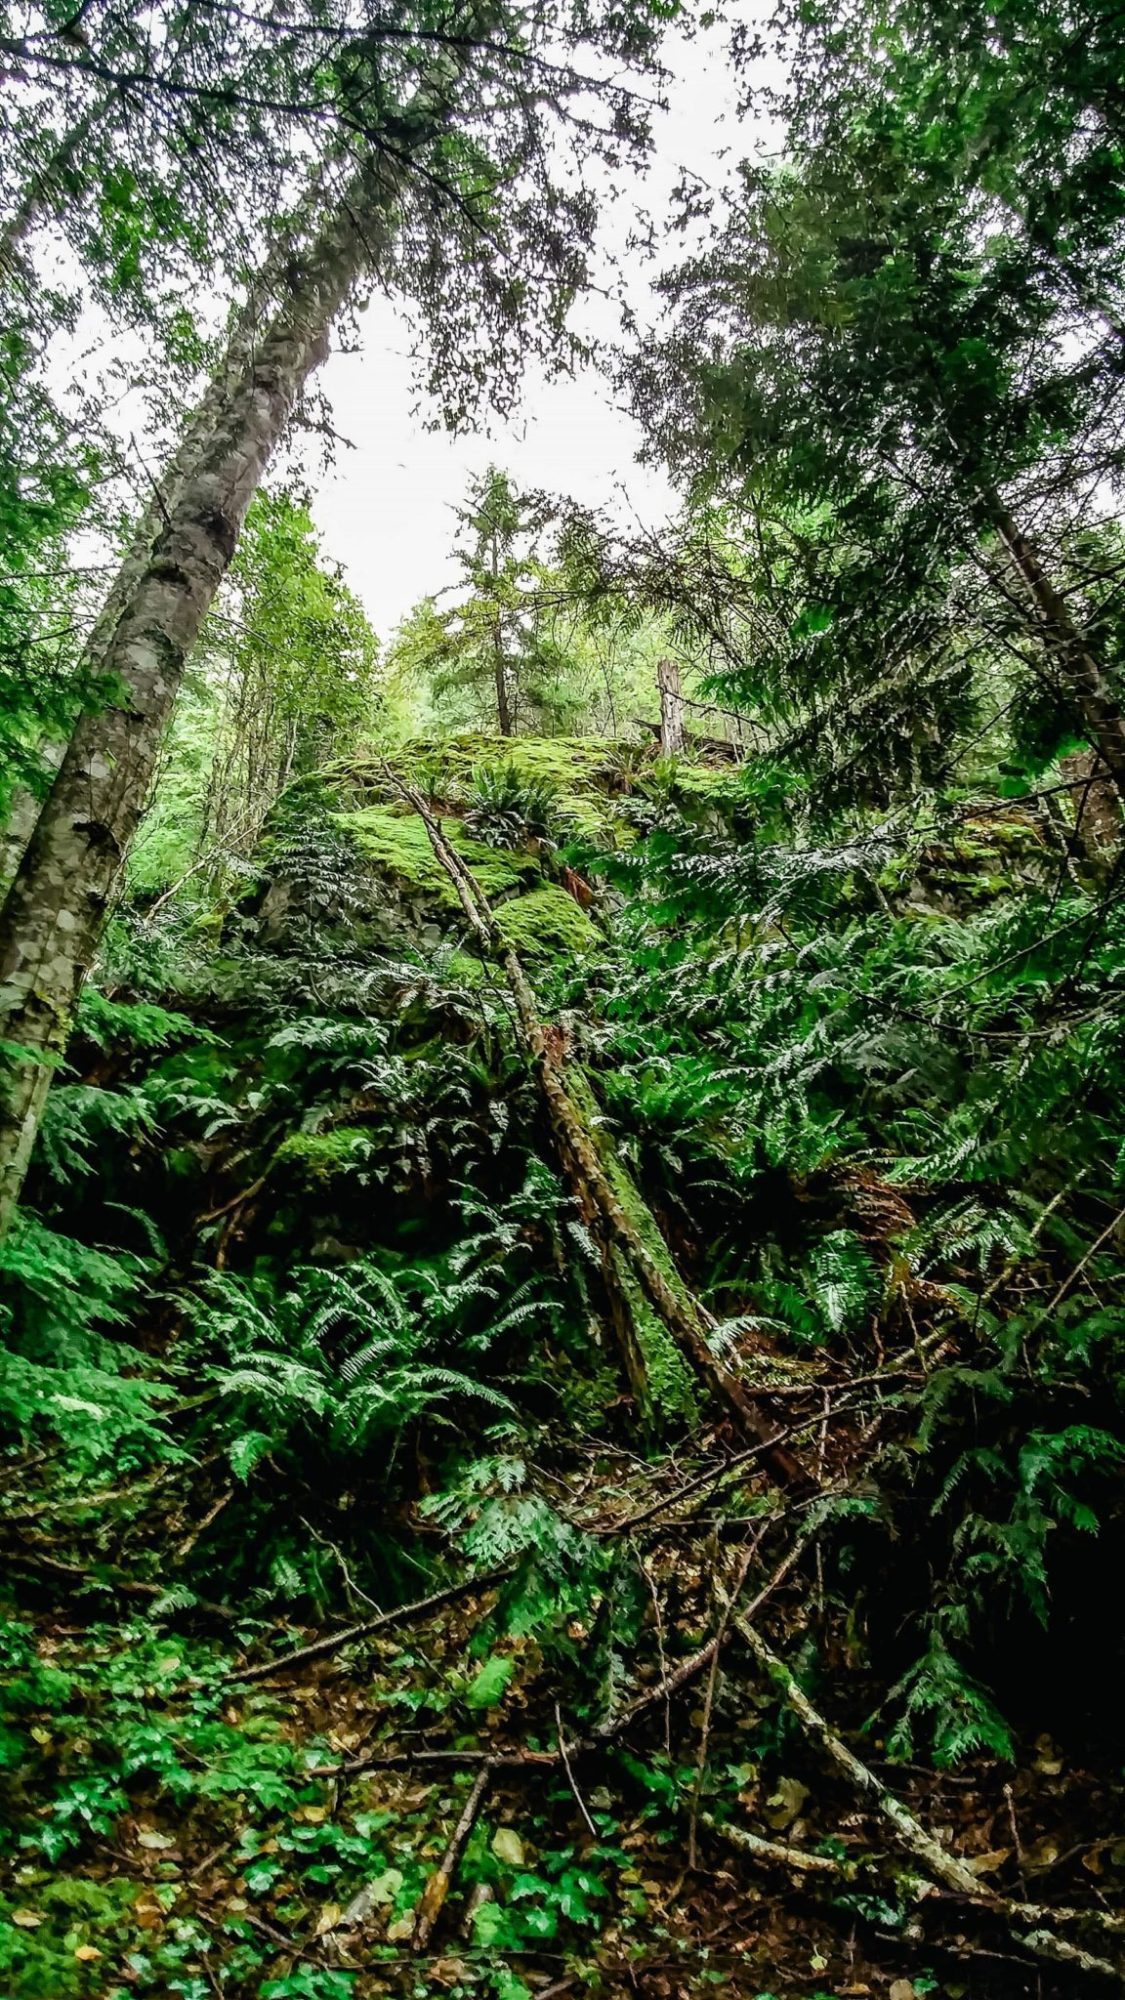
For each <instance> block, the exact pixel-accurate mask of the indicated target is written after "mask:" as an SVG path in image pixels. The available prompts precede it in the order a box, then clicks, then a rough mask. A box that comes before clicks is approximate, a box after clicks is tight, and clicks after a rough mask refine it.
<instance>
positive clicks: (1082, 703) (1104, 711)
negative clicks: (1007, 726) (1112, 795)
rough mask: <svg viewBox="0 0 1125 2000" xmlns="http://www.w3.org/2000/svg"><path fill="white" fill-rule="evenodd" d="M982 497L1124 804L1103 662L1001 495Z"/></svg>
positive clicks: (1123, 772) (1123, 760)
mask: <svg viewBox="0 0 1125 2000" xmlns="http://www.w3.org/2000/svg"><path fill="white" fill-rule="evenodd" d="M983 498H984V506H985V510H986V512H987V515H988V519H989V521H990V523H991V525H992V527H993V528H994V529H995V530H996V533H997V535H998V536H999V537H1000V541H1001V543H1002V544H1003V546H1004V549H1005V551H1006V552H1007V555H1008V559H1009V561H1010V562H1011V564H1012V567H1013V569H1014V570H1015V572H1016V575H1017V576H1018V577H1019V579H1020V582H1021V583H1022V585H1023V587H1024V590H1025V592H1026V593H1027V596H1028V597H1029V599H1030V600H1031V605H1032V609H1033V612H1034V615H1035V625H1036V629H1037V630H1038V631H1039V633H1040V635H1041V636H1042V637H1043V638H1044V639H1046V641H1047V644H1048V645H1049V647H1050V648H1051V651H1052V653H1053V655H1054V657H1055V659H1056V660H1057V662H1058V665H1059V668H1060V671H1061V673H1062V675H1063V678H1064V679H1065V681H1066V683H1067V686H1068V687H1069V689H1070V691H1071V693H1072V695H1073V697H1074V700H1075V703H1076V705H1077V708H1078V711H1079V714H1080V715H1081V718H1082V723H1083V726H1084V728H1085V730H1086V733H1087V735H1088V736H1089V739H1090V742H1091V744H1092V745H1093V747H1094V749H1095V750H1096V751H1097V752H1098V755H1099V757H1100V758H1101V760H1102V763H1103V764H1104V766H1105V769H1106V773H1107V775H1108V777H1109V780H1110V782H1111V783H1112V785H1113V788H1114V790H1115V792H1116V793H1117V797H1118V799H1119V800H1120V801H1121V802H1122V803H1123V804H1125V716H1123V715H1122V712H1121V707H1120V704H1119V703H1118V701H1117V700H1116V698H1115V696H1114V694H1113V690H1112V688H1111V687H1110V685H1109V683H1108V681H1107V679H1106V676H1105V672H1104V669H1103V667H1102V665H1101V662H1100V660H1099V659H1098V657H1097V655H1096V653H1095V652H1094V650H1093V648H1092V647H1091V645H1090V643H1089V640H1088V639H1087V638H1086V637H1085V636H1084V634H1083V633H1082V632H1081V631H1080V630H1079V628H1078V627H1077V625H1076V624H1075V623H1074V620H1073V618H1072V617H1071V615H1070V611H1069V608H1068V606H1067V603H1066V599H1065V598H1064V597H1063V596H1062V595H1061V593H1060V592H1059V591H1057V590H1056V589H1055V586H1054V584H1053V583H1052V582H1051V579H1050V577H1049V576H1048V575H1047V573H1046V570H1045V569H1044V568H1043V565H1042V563H1041V562H1040V560H1039V556H1038V553H1037V551H1036V548H1035V545H1034V543H1033V542H1031V541H1029V539H1028V537H1027V536H1026V535H1025V534H1023V533H1022V532H1021V530H1020V529H1019V528H1018V527H1017V526H1016V523H1015V522H1014V521H1013V519H1012V516H1011V515H1010V513H1009V512H1008V510H1007V508H1006V507H1005V506H1004V503H1003V501H1002V500H1001V499H1000V496H999V494H998V493H995V492H992V491H989V492H987V493H985V495H984V496H983Z"/></svg>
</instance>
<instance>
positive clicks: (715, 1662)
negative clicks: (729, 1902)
mask: <svg viewBox="0 0 1125 2000" xmlns="http://www.w3.org/2000/svg"><path fill="white" fill-rule="evenodd" d="M765 1532H766V1530H765V1528H764V1527H762V1528H759V1530H758V1533H757V1534H756V1535H755V1537H754V1540H753V1541H752V1542H751V1544H750V1547H749V1548H748V1549H747V1551H746V1553H745V1555H744V1556H743V1558H742V1564H741V1567H740V1569H739V1572H738V1575H737V1577H736V1578H735V1583H734V1588H733V1590H732V1591H731V1594H730V1598H729V1601H728V1602H727V1604H726V1605H725V1607H724V1610H723V1615H722V1617H721V1619H720V1620H719V1629H718V1631H717V1632H716V1634H715V1650H714V1652H713V1653H712V1655H711V1671H710V1673H709V1674H708V1676H707V1692H706V1694H705V1695H704V1697H703V1722H702V1726H701V1728H700V1731H699V1757H698V1760H697V1763H696V1771H695V1783H694V1785H693V1786H692V1792H691V1813H690V1817H689V1819H688V1867H689V1868H693V1869H694V1867H695V1866H696V1827H697V1824H698V1820H699V1806H700V1801H701V1800H702V1797H703V1781H704V1779H705V1777H706V1775H707V1745H708V1743H709V1742H710V1739H711V1710H712V1708H713V1707H714V1704H715V1687H716V1685H717V1682H718V1678H719V1653H720V1651H721V1650H722V1644H723V1640H724V1639H725V1638H726V1636H727V1630H728V1628H729V1626H730V1621H731V1613H732V1611H733V1610H734V1607H735V1605H736V1604H737V1602H738V1600H739V1598H740V1597H741V1595H742V1591H743V1587H744V1585H745V1583H746V1578H747V1576H748V1575H749V1573H750V1565H751V1563H752V1562H753V1560H754V1557H755V1555H756V1554H757V1552H758V1548H759V1545H760V1543H761V1540H762V1536H763V1535H764V1534H765Z"/></svg>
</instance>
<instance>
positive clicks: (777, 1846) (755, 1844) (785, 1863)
mask: <svg viewBox="0 0 1125 2000" xmlns="http://www.w3.org/2000/svg"><path fill="white" fill-rule="evenodd" d="M699 1824H700V1825H701V1826H705V1827H706V1828H707V1831H708V1833H717V1834H718V1835H719V1837H720V1839H722V1840H729V1841H730V1843H731V1845H732V1846H733V1847H741V1848H742V1849H744V1851H745V1852H746V1853H747V1854H752V1855H753V1856H754V1859H755V1861H768V1862H775V1863H776V1864H777V1865H778V1866H779V1867H781V1868H793V1869H795V1870H796V1872H797V1873H798V1874H799V1875H840V1874H842V1873H843V1870H842V1868H841V1866H840V1863H839V1862H838V1861H834V1860H833V1859H832V1858H831V1856H830V1855H827V1854H807V1853H806V1852H805V1850H804V1848H801V1847H785V1846H783V1845H782V1843H781V1841H779V1840H763V1839H762V1836H761V1835H760V1834H758V1833H751V1831H750V1829H749V1827H747V1826H728V1825H720V1823H719V1821H718V1820H717V1819H716V1818H715V1816H714V1814H713V1813H700V1814H699Z"/></svg>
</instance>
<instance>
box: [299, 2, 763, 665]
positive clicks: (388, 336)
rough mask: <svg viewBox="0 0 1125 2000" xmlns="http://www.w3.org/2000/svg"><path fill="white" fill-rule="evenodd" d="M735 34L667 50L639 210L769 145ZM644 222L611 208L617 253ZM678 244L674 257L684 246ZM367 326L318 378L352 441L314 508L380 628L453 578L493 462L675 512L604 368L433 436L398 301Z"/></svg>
mask: <svg viewBox="0 0 1125 2000" xmlns="http://www.w3.org/2000/svg"><path fill="white" fill-rule="evenodd" d="M724 40H725V37H720V35H719V34H718V33H716V35H715V36H714V37H712V38H710V39H706V38H701V39H700V40H699V41H697V42H695V43H693V44H685V43H683V42H675V43H672V44H671V45H670V46H669V48H668V50H667V52H666V61H667V63H668V66H669V67H670V68H672V69H674V71H675V74H676V81H675V84H674V86H673V87H672V90H671V92H670V104H669V109H668V111H667V112H666V113H662V114H658V116H657V119H656V125H655V138H656V148H655V155H654V158H653V161H652V165H651V167H650V170H649V172H648V174H647V176H646V177H645V178H644V179H643V180H639V181H638V184H637V190H636V205H641V206H648V207H651V208H652V209H653V210H654V211H656V212H659V210H660V208H661V207H662V206H664V205H665V204H666V202H667V198H668V194H669V192H670V190H671V188H672V186H673V185H674V183H675V181H676V180H677V179H678V177H679V169H680V167H681V166H687V167H689V168H691V169H692V170H693V171H694V172H695V173H697V174H699V175H701V176H703V177H704V178H705V179H707V180H709V181H716V180H723V179H725V177H726V175H727V173H728V172H729V167H730V160H728V161H727V162H726V163H725V164H724V163H723V161H722V160H721V159H720V157H719V156H720V153H721V151H722V150H723V149H724V148H729V149H730V154H731V157H732V158H738V157H744V156H746V155H747V154H749V153H751V152H754V151H756V150H757V146H758V144H759V143H761V141H762V137H763V135H762V134H760V133H758V132H753V131H750V130H748V129H747V128H746V127H745V126H743V127H741V128H740V127H738V125H737V124H736V122H735V119H734V113H733V90H732V87H731V83H730V79H729V76H728V74H727V70H726V64H725V60H724V46H723V42H724ZM632 219H633V204H631V203H627V202H613V203H611V204H608V212H607V214H606V216H605V218H604V223H603V227H604V231H605V235H606V240H607V241H608V242H610V243H612V244H613V246H614V247H615V248H620V247H623V245H624V243H625V240H626V238H627V236H628V234H629V228H630V225H631V222H632ZM670 253H671V255H675V254H676V249H675V245H674V244H673V245H670ZM633 281H634V282H633V284H632V286H631V296H632V298H633V300H634V303H636V301H637V297H638V290H637V287H638V285H639V287H640V296H641V297H642V298H644V296H645V294H646V291H647V287H648V285H649V283H650V279H649V278H646V276H645V274H643V273H642V272H640V271H635V272H634V273H633ZM651 310H652V311H653V312H655V310H656V301H655V300H653V301H652V302H651ZM585 311H586V313H587V318H586V320H585V321H584V322H583V330H584V331H591V330H592V331H595V332H596V333H597V334H598V335H600V336H601V337H602V338H603V339H606V340H609V339H612V338H613V337H614V335H615V333H616V331H617V328H616V323H615V322H616V314H615V312H614V311H613V309H612V308H611V307H610V306H609V305H608V304H607V303H606V302H603V301H597V302H596V303H591V304H590V305H588V306H587V307H586V308H585ZM591 312H592V313H593V315H594V318H593V320H592V321H591V319H590V317H589V315H590V313H591ZM360 327H361V338H362V352H360V353H354V354H344V353H340V352H338V351H337V352H334V353H333V354H332V355H331V357H330V359H329V361H328V362H327V364H326V365H325V367H324V369H323V370H322V373H321V376H320V382H321V385H322V386H323V388H324V389H325V390H326V391H327V394H328V396H329V399H330V401H331V404H332V410H333V422H334V424H335V427H336V429H337V430H338V431H340V432H341V433H342V434H343V435H344V436H345V437H346V438H348V439H349V440H350V441H351V443H352V445H353V446H354V449H353V450H343V449H341V450H340V451H339V452H338V454H337V460H336V464H335V468H334V469H333V470H332V471H331V472H330V473H329V475H328V476H327V478H326V479H323V480H322V481H321V482H320V484H319V486H318V490H317V492H316V497H315V501H314V513H315V516H316V519H317V522H318V524H319V526H320V528H321V529H322V531H323V534H324V540H325V545H326V549H327V552H328V553H329V554H330V555H331V556H333V557H334V558H335V559H336V560H337V561H339V562H341V563H342V564H343V566H344V569H345V572H346V575H347V578H348V581H349V582H350V584H351V585H352V588H353V589H354V590H355V591H356V592H357V593H358V595H359V596H360V597H361V598H362V600H363V603H364V605H365V606H366V609H367V612H368V615H369V617H370V618H371V620H372V623H373V624H374V626H375V628H376V630H377V631H378V632H379V633H380V635H381V636H383V637H385V636H386V635H387V634H388V633H389V631H390V630H391V629H392V628H393V626H394V625H395V624H396V623H397V622H398V620H399V619H400V618H401V617H402V616H403V615H404V614H405V613H406V612H407V611H408V610H409V609H410V607H411V605H412V604H414V603H415V602H416V601H417V599H418V598H419V597H422V596H424V595H425V594H427V593H428V592H435V591H438V590H440V589H441V588H442V586H443V585H444V584H447V583H449V582H451V581H452V580H453V576H454V569H453V566H452V564H451V562H450V558H449V548H450V543H451V540H452V537H453V535H454V532H455V527H456V524H455V521H454V518H453V509H454V508H455V507H456V506H457V504H458V503H459V502H460V500H461V499H462V497H463V495H464V491H465V486H466V483H467V481H468V479H469V478H470V476H471V475H473V474H474V473H477V472H480V471H483V469H484V468H485V466H486V465H488V464H489V463H490V462H495V463H497V464H500V465H503V466H505V467H506V468H507V469H508V470H509V471H510V472H512V473H513V474H514V475H515V477H516V478H517V479H518V480H520V481H521V482H522V483H526V484H528V485H535V486H540V487H545V488H547V489H548V490H550V491H552V492H560V493H568V494H572V495H573V496H574V497H575V498H576V499H578V500H581V501H583V502H585V503H587V504H591V505H601V504H603V503H607V502H610V501H612V500H613V499H614V496H615V493H616V492H617V489H619V488H621V489H623V497H621V498H620V500H619V504H621V505H622V506H623V507H627V508H630V509H631V510H632V511H634V512H635V513H636V514H639V515H640V516H641V517H642V519H644V520H645V521H646V522H647V523H656V522H659V521H660V520H662V519H664V518H666V516H667V514H668V512H669V511H670V509H671V508H672V507H673V505H674V497H673V494H672V491H671V488H670V486H669V483H668V481H667V480H666V479H665V478H663V477H662V476H660V475H659V474H657V473H656V472H654V471H652V470H648V469H645V468H642V467H639V466H638V465H637V464H636V462H635V458H636V452H637V449H638V446H639V443H640V438H639V434H638V432H637V429H636V426H635V425H634V424H633V422H632V420H631V419H630V417H629V416H628V415H627V414H626V413H625V412H624V411H623V410H621V409H619V408H618V407H616V405H615V399H614V396H613V392H612V390H611V388H610V386H609V384H608V383H607V382H606V381H605V380H604V379H603V378H602V377H601V376H600V375H599V373H598V372H597V370H596V369H594V368H587V369H585V370H584V371H583V372H582V373H581V374H580V375H579V376H577V377H576V378H573V379H568V380H564V381H558V382H554V383H549V384H548V383H544V382H543V381H542V379H540V378H537V377H536V376H535V375H532V376H530V377H529V380H528V383H527V385H526V390H525V395H524V402H523V409H522V411H521V413H520V415H519V417H518V418H517V420H516V421H515V422H513V423H511V424H507V425H503V426H500V425H496V426H494V427H493V428H492V429H491V432H481V433H479V434H477V435H474V436H472V437H459V438H451V437H449V436H448V435H446V434H445V433H443V432H434V431H427V429H426V428H425V411H424V410H422V411H419V412H418V413H417V414H416V413H415V407H414V406H415V403H416V400H417V399H416V395H415V392H414V388H413V385H412V369H411V363H410V360H409V355H408V346H409V333H408V330H407V328H406V324H405V321H404V319H403V318H402V316H401V314H400V313H399V312H398V311H397V310H396V308H395V306H394V304H393V302H392V301H390V300H387V299H385V298H376V299H373V300H372V302H371V305H370V306H369V308H368V310H367V312H366V313H365V314H364V315H363V316H362V318H361V320H360Z"/></svg>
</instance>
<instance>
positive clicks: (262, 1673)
mask: <svg viewBox="0 0 1125 2000" xmlns="http://www.w3.org/2000/svg"><path fill="white" fill-rule="evenodd" d="M511 1573H512V1565H511V1564H510V1563H509V1564H507V1565H506V1566H505V1567H504V1568H503V1569H490V1570H486V1571H485V1572H484V1575H483V1576H470V1577H466V1578H465V1580H464V1581H463V1582H462V1583H451V1584H449V1585H448V1586H447V1588H446V1589H445V1590H435V1591H434V1592H433V1593H432V1594H431V1595H430V1596H429V1597H419V1598H416V1599H415V1601H414V1603H413V1604H400V1605H399V1606H398V1607H397V1609H396V1610H394V1611H380V1613H379V1615H378V1617H377V1618H366V1619H364V1621H363V1623H362V1624H361V1625H348V1626H346V1627H345V1628H344V1630H343V1631H342V1632H328V1633H326V1634H325V1636H324V1638H323V1639H313V1640H312V1641H311V1642H310V1643H309V1645H307V1646H298V1647H297V1648H296V1650H295V1651H294V1652H292V1653H279V1654H278V1656H277V1658H276V1659H274V1660H263V1661H261V1662H260V1663H259V1665H258V1666H256V1667H239V1668H237V1669H236V1670H235V1672H234V1673H230V1674H228V1675H227V1676H226V1679H227V1681H228V1682H236V1681H265V1680H269V1679H270V1678H271V1677H272V1676H273V1675H274V1674H279V1673H283V1672H287V1671H288V1669H289V1668H290V1667H303V1666H304V1665H306V1663H307V1662H308V1661H309V1660H322V1659H324V1658H325V1657H326V1656H327V1655H328V1654H329V1653H335V1652H337V1651H338V1650H339V1648H340V1647H341V1646H347V1645H349V1644H350V1642H351V1641H352V1640H353V1639H366V1638H369V1637H370V1635H371V1633H373V1632H381V1631H383V1630H384V1628H385V1627H386V1626H388V1625H404V1624H407V1623H409V1622H410V1621H411V1620H412V1619H415V1618H422V1617H424V1616H425V1614H426V1612H427V1611H437V1610H440V1608H441V1606H442V1605H443V1604H455V1603H456V1601H457V1599H458V1598H459V1597H468V1595H469V1594H470V1592H471V1591H474V1590H491V1588H492V1586H493V1584H496V1583H502V1582H503V1581H504V1579H505V1578H506V1577H508V1576H510V1575H511Z"/></svg>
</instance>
